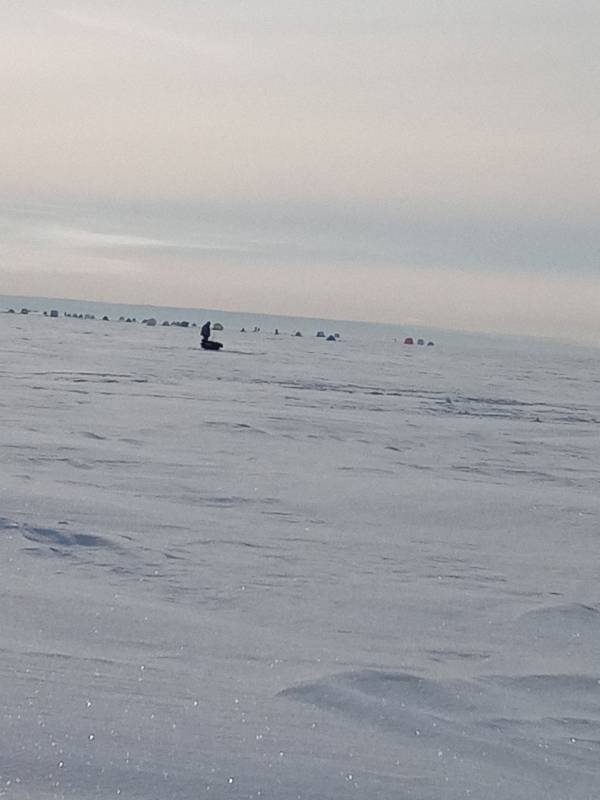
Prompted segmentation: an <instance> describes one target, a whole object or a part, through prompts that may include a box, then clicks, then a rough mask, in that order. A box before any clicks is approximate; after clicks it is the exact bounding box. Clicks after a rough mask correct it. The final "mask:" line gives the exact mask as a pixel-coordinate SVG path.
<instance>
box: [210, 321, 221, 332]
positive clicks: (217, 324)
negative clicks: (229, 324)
mask: <svg viewBox="0 0 600 800" xmlns="http://www.w3.org/2000/svg"><path fill="white" fill-rule="evenodd" d="M212 327H213V331H222V330H223V326H222V325H221V323H220V322H215V324H214V325H213V326H212Z"/></svg>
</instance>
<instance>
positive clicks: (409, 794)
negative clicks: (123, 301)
mask: <svg viewBox="0 0 600 800" xmlns="http://www.w3.org/2000/svg"><path fill="white" fill-rule="evenodd" d="M257 319H258V320H259V322H258V324H259V325H260V327H261V329H262V330H263V331H266V330H267V327H266V324H265V323H264V320H263V324H260V318H258V317H257ZM296 324H297V323H296V322H294V325H296ZM279 327H280V329H281V330H282V334H283V329H282V328H281V324H280V325H279ZM237 330H238V329H237V328H236V329H234V328H232V326H231V325H229V326H228V325H227V324H226V326H225V331H224V332H223V333H221V334H220V335H219V338H220V339H221V341H223V342H224V344H225V350H224V351H223V352H222V353H219V354H215V353H210V352H208V353H207V352H203V351H202V350H200V348H199V333H198V331H197V330H193V329H188V330H181V329H172V328H162V327H160V326H158V327H156V328H152V329H149V328H146V327H143V326H139V325H137V326H135V325H131V326H128V325H122V324H121V325H119V324H118V323H103V322H100V321H95V320H74V319H64V318H61V319H58V320H57V319H49V318H44V317H41V316H38V315H29V316H27V317H21V316H19V315H6V314H3V315H0V336H1V340H2V356H3V358H2V367H1V370H2V395H1V399H0V402H1V404H2V420H3V425H2V440H1V442H0V445H1V464H2V471H1V481H0V490H1V499H2V506H1V508H0V516H1V517H2V519H1V520H0V542H1V548H2V557H1V559H0V578H1V584H0V586H1V588H0V591H1V597H2V624H1V627H0V704H1V708H2V725H1V726H0V776H1V777H0V796H4V797H7V798H14V799H15V800H25V798H31V799H32V800H49V799H50V798H68V799H69V800H87V798H102V800H104V798H114V797H117V796H120V797H124V798H125V797H126V798H143V800H159V799H160V800H164V799H167V798H168V799H169V800H178V799H180V798H181V800H188V799H189V800H191V799H192V798H194V800H196V799H197V798H202V797H207V798H217V800H221V798H222V799H225V798H232V799H236V800H241V799H242V798H272V799H273V800H295V798H303V799H306V800H338V799H339V800H341V799H342V798H361V800H363V798H364V799H365V800H377V799H380V800H392V799H393V800H403V799H404V798H410V799H411V800H441V798H443V799H444V800H457V799H458V798H478V799H479V798H481V799H482V800H538V799H539V800H542V798H543V799H544V800H597V798H598V795H599V791H600V788H599V787H600V589H599V584H598V563H599V556H600V529H599V527H598V518H599V511H600V497H599V494H598V479H599V477H600V378H599V377H598V371H597V365H598V352H599V351H598V350H597V349H593V348H584V347H577V346H574V345H559V344H556V345H550V344H547V343H546V344H535V343H532V342H524V341H517V340H515V341H510V340H506V341H501V340H493V339H490V338H484V339H478V338H477V337H463V338H460V337H457V338H454V339H452V337H448V339H447V340H445V341H437V342H436V347H434V348H425V347H418V346H413V347H407V346H403V345H402V344H401V343H400V342H401V341H402V339H401V334H400V333H398V334H397V339H398V341H394V335H393V334H392V333H390V332H388V333H387V334H385V335H384V333H382V329H369V328H368V327H364V328H361V327H360V326H358V325H356V326H354V327H352V326H349V327H347V328H346V329H345V332H344V334H343V335H342V339H341V341H339V342H335V343H330V342H326V341H324V340H323V339H320V338H319V339H317V338H315V337H314V331H311V330H306V331H305V336H304V337H303V338H295V337H291V336H289V335H280V336H277V337H275V336H272V335H269V334H268V333H264V332H263V333H259V334H241V333H238V332H237ZM293 330H295V328H293ZM315 330H316V329H315ZM288 332H292V326H291V325H290V327H289V331H288ZM408 332H409V333H411V331H408ZM436 339H437V337H436Z"/></svg>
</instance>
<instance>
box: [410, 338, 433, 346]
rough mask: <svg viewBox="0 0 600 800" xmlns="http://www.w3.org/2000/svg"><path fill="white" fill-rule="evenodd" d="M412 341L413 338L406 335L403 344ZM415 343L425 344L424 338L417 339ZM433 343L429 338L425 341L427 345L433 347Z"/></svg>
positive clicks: (412, 342)
mask: <svg viewBox="0 0 600 800" xmlns="http://www.w3.org/2000/svg"><path fill="white" fill-rule="evenodd" d="M414 343H415V340H414V339H413V337H412V336H407V337H406V339H405V340H404V344H414ZM417 344H420V345H424V344H425V339H417ZM433 344H434V343H433V342H432V341H431V339H430V340H429V341H428V342H427V347H433Z"/></svg>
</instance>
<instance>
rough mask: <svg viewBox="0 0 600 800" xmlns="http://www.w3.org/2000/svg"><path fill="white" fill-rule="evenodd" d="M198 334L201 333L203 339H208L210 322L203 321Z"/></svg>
mask: <svg viewBox="0 0 600 800" xmlns="http://www.w3.org/2000/svg"><path fill="white" fill-rule="evenodd" d="M200 334H201V335H202V339H203V340H204V341H206V340H207V339H210V322H205V323H204V325H203V326H202V327H201V328H200Z"/></svg>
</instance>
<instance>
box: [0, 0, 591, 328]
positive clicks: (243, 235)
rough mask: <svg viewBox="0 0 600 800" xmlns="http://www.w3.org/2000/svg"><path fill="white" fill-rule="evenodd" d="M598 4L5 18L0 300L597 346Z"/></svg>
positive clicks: (423, 4) (8, 6) (335, 3)
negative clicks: (138, 306) (247, 315)
mask: <svg viewBox="0 0 600 800" xmlns="http://www.w3.org/2000/svg"><path fill="white" fill-rule="evenodd" d="M599 42H600V4H599V3H598V2H597V0H593V2H592V0H578V2H573V1H572V0H569V2H567V0H536V1H535V2H533V1H531V0H520V1H519V2H517V0H501V1H500V0H452V1H450V0H437V2H433V0H419V2H414V0H411V2H406V1H405V0H370V1H369V2H368V3H367V2H358V0H252V1H251V2H250V0H247V2H239V0H238V1H237V2H234V1H233V0H204V2H203V1H202V0H193V2H192V0H189V2H188V0H168V2H167V0H118V1H117V0H114V1H113V0H111V1H110V2H109V1H107V0H95V1H94V2H88V0H77V2H76V3H75V2H64V3H61V2H60V1H59V2H58V3H57V4H56V5H53V3H52V0H4V3H3V7H2V13H1V25H0V97H1V98H2V105H1V109H2V118H1V124H0V192H1V194H0V233H1V236H0V278H1V285H0V291H1V292H3V293H5V294H8V293H14V294H32V295H39V294H42V295H53V296H63V297H67V296H68V297H80V298H87V299H100V300H114V301H123V302H135V303H146V302H147V303H155V304H161V303H162V304H166V305H183V306H201V307H213V308H223V309H240V310H251V311H264V312H273V313H283V314H286V313H290V314H304V315H309V316H324V317H338V318H349V319H367V320H382V321H389V322H399V323H410V322H413V323H417V322H418V323H421V324H424V325H435V326H437V327H456V328H462V329H473V330H477V329H483V330H506V331H509V332H512V333H539V334H545V335H559V336H573V337H577V338H581V339H588V340H593V341H597V342H600V225H599V220H600V101H599V88H600V47H599V46H598V43H599Z"/></svg>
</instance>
